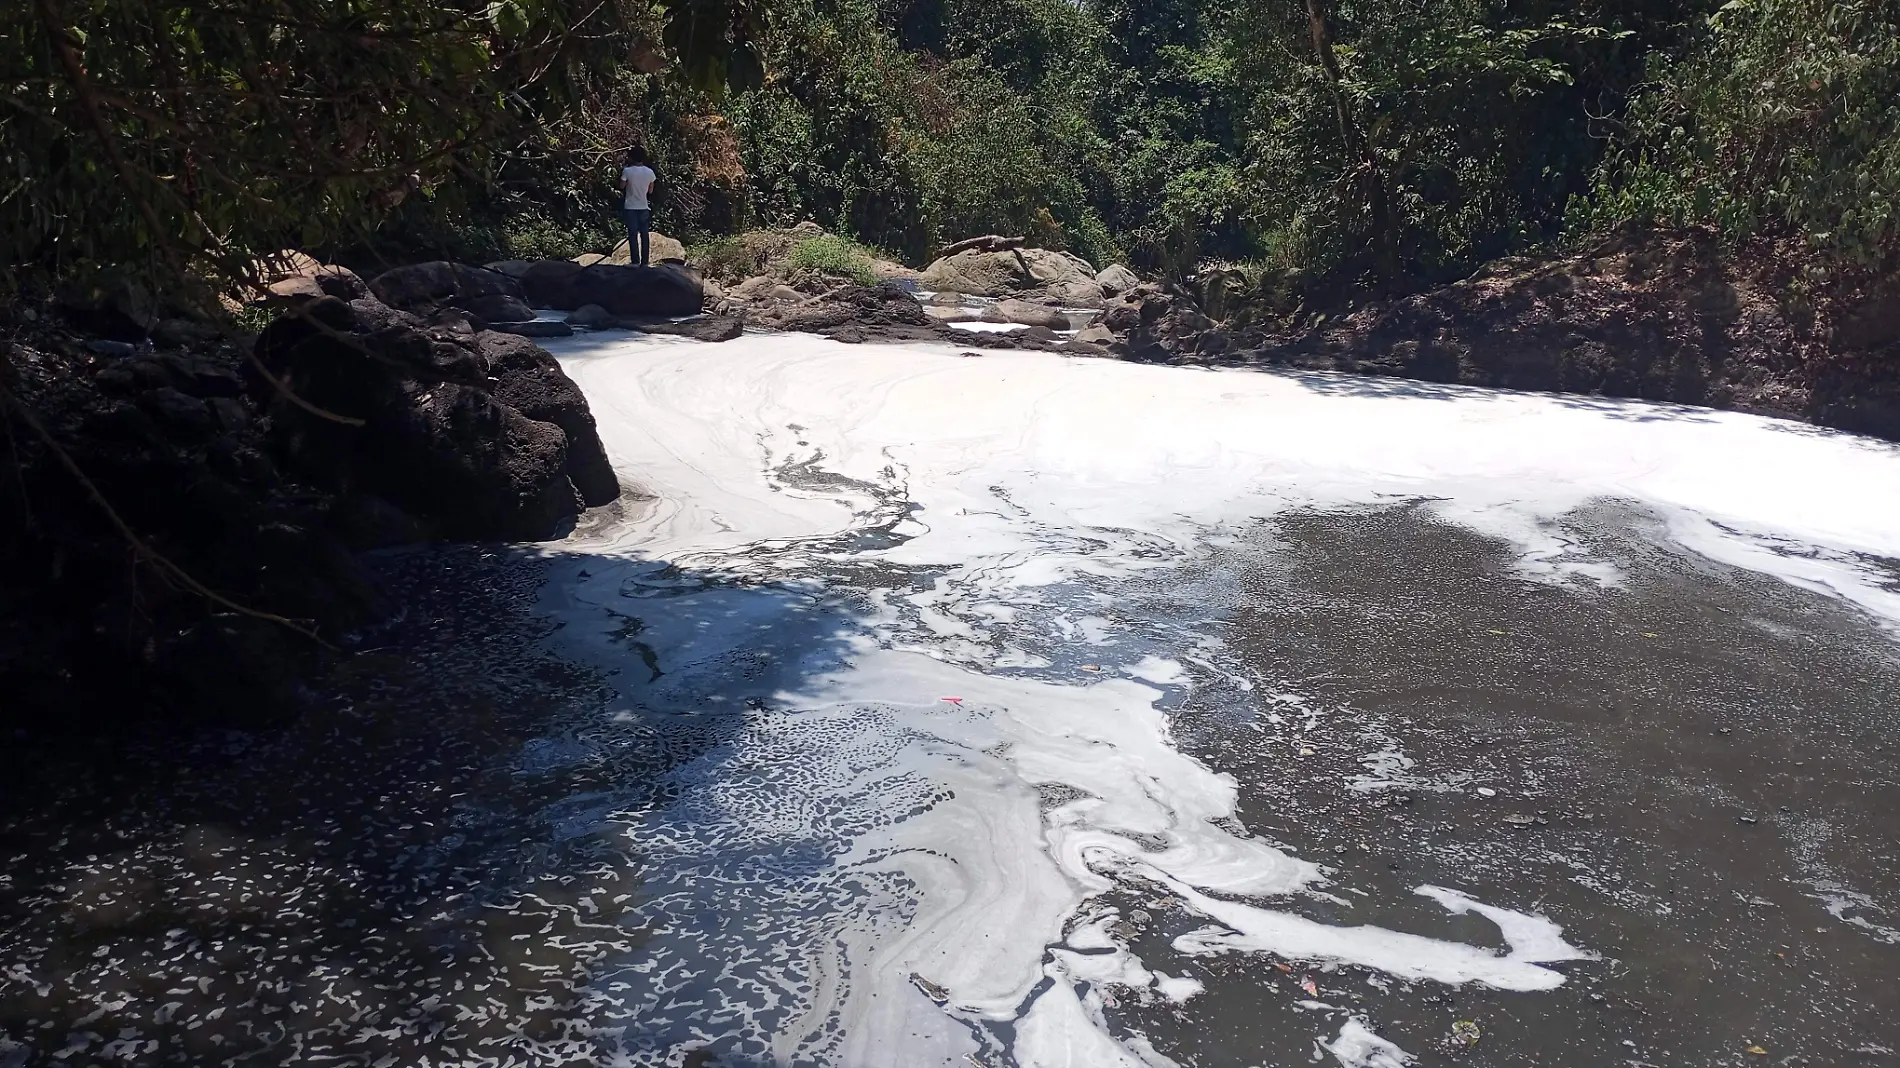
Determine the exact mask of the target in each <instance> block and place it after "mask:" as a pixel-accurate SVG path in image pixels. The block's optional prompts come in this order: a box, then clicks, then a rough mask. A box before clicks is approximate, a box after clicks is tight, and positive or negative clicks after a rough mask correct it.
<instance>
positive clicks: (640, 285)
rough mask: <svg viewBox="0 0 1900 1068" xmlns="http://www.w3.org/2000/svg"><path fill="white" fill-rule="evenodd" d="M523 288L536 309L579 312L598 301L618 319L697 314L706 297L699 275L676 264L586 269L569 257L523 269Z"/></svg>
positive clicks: (598, 265)
mask: <svg viewBox="0 0 1900 1068" xmlns="http://www.w3.org/2000/svg"><path fill="white" fill-rule="evenodd" d="M521 286H522V289H523V290H524V292H525V295H526V297H527V299H528V301H529V303H531V304H533V305H535V306H537V307H542V308H558V309H560V310H562V311H574V310H576V309H579V308H583V307H586V306H587V305H589V304H596V305H599V306H600V307H601V309H602V310H604V311H605V312H606V313H607V314H609V315H612V316H616V317H619V318H627V317H630V316H674V315H697V314H698V313H699V311H700V306H701V305H702V304H703V303H704V301H705V290H704V288H703V287H702V286H701V285H700V281H699V279H698V277H696V276H695V275H694V274H693V273H692V272H691V271H689V270H687V269H685V268H683V267H679V266H673V265H662V266H659V267H623V266H617V265H613V264H596V265H594V266H591V267H582V266H581V265H580V264H577V263H573V262H570V261H567V260H544V261H542V262H540V263H537V264H535V265H533V266H532V267H530V268H528V269H527V270H526V271H525V272H523V274H522V276H521Z"/></svg>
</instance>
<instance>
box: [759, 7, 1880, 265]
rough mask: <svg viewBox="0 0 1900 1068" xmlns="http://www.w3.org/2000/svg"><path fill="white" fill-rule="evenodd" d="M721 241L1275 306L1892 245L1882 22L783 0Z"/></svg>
mask: <svg viewBox="0 0 1900 1068" xmlns="http://www.w3.org/2000/svg"><path fill="white" fill-rule="evenodd" d="M777 10H778V12H779V19H778V21H777V29H776V31H775V33H774V34H773V35H772V38H771V45H770V54H769V58H768V70H769V71H770V74H769V76H768V79H767V81H766V83H765V84H764V85H763V86H761V87H759V88H758V89H756V90H751V91H748V92H744V93H740V94H737V95H736V96H735V97H734V98H733V99H732V100H731V101H730V102H729V105H728V106H727V108H726V114H727V115H728V116H729V117H730V119H731V120H732V123H733V125H734V127H735V128H736V130H737V131H738V136H739V141H740V152H741V155H742V157H743V163H744V170H745V173H746V176H747V177H746V182H745V187H744V194H743V199H744V204H743V210H742V211H741V212H740V214H741V216H742V217H743V218H745V219H746V220H748V221H750V222H753V223H757V224H771V225H788V224H790V223H792V222H795V221H798V220H799V219H803V218H811V219H814V220H815V221H817V222H820V223H822V224H824V225H826V226H829V227H834V228H837V229H840V230H842V231H844V232H847V233H850V234H853V235H855V236H857V237H859V238H861V239H863V240H865V241H867V242H869V243H871V244H874V245H878V246H880V247H884V248H889V249H892V250H895V251H899V252H902V253H905V254H907V255H910V256H912V257H913V258H915V257H921V256H924V255H927V254H928V253H929V252H930V251H931V250H932V249H933V248H934V247H936V246H937V245H938V244H940V243H941V242H943V241H945V240H947V239H954V238H957V237H962V236H966V235H969V234H972V233H979V232H988V231H999V232H1000V231H1007V232H1020V233H1029V234H1031V235H1033V236H1035V237H1037V238H1039V239H1041V240H1042V241H1044V242H1045V243H1062V244H1065V245H1067V246H1068V247H1070V248H1072V249H1074V250H1076V251H1079V252H1081V253H1082V254H1084V255H1086V256H1089V257H1091V258H1093V259H1096V260H1097V261H1102V260H1106V259H1109V258H1122V257H1126V258H1130V259H1132V260H1133V261H1134V262H1136V263H1137V264H1139V265H1142V266H1146V267H1150V268H1159V269H1167V270H1172V271H1177V272H1183V273H1185V272H1189V271H1192V270H1195V269H1197V268H1205V267H1207V266H1208V265H1209V263H1210V261H1212V262H1215V263H1219V262H1221V261H1231V262H1235V263H1238V264H1240V265H1242V266H1243V267H1244V268H1245V272H1246V273H1247V275H1248V277H1249V278H1250V279H1251V280H1252V281H1254V282H1266V283H1269V288H1273V289H1276V290H1277V291H1279V292H1282V293H1284V294H1285V295H1286V297H1287V299H1288V300H1289V301H1291V300H1297V299H1300V298H1301V297H1302V296H1312V295H1315V294H1320V295H1331V296H1350V295H1352V294H1354V293H1366V292H1374V293H1376V292H1384V291H1390V290H1392V289H1394V288H1399V287H1405V286H1416V285H1419V284H1425V283H1429V282H1432V281H1436V280H1439V279H1443V278H1447V277H1453V276H1456V275H1458V274H1461V273H1463V272H1466V271H1468V270H1469V269H1470V268H1471V267H1472V266H1474V265H1475V264H1477V263H1479V262H1482V261H1483V260H1485V259H1488V258H1492V257H1495V256H1499V255H1503V254H1507V253H1512V252H1519V251H1525V250H1530V249H1535V248H1539V247H1548V246H1550V245H1552V244H1554V243H1557V242H1560V241H1562V240H1564V239H1565V238H1566V237H1572V238H1575V237H1580V236H1584V235H1587V234H1588V233H1590V232H1593V231H1597V230H1601V229H1603V228H1606V227H1609V226H1612V225H1615V224H1617V223H1619V222H1622V221H1624V220H1626V219H1645V220H1656V221H1666V222H1675V223H1708V224H1713V225H1717V226H1720V227H1722V228H1724V229H1725V230H1727V231H1728V232H1729V233H1731V234H1739V233H1744V232H1747V231H1749V230H1752V229H1760V228H1769V229H1778V230H1785V229H1790V228H1792V229H1797V230H1801V231H1803V232H1806V233H1808V234H1809V235H1811V236H1812V237H1813V238H1814V240H1815V242H1816V243H1817V245H1818V246H1820V247H1821V248H1822V249H1823V250H1824V251H1826V252H1828V253H1830V254H1836V253H1839V254H1856V255H1862V256H1868V255H1879V254H1882V253H1884V252H1887V251H1891V250H1892V248H1893V246H1894V243H1895V241H1894V239H1895V227H1896V225H1897V223H1896V219H1900V216H1896V214H1895V211H1896V208H1895V200H1894V197H1895V191H1896V185H1895V183H1896V175H1897V174H1900V164H1897V163H1896V160H1897V159H1900V103H1896V101H1900V51H1897V50H1900V43H1897V42H1900V33H1897V32H1896V24H1895V19H1896V17H1897V16H1896V14H1895V12H1896V11H1897V10H1900V9H1896V8H1895V7H1894V5H1892V4H1891V3H1890V2H1886V0H1855V2H1850V3H1828V2H1823V0H1732V2H1729V3H1726V4H1721V3H1719V0H1706V2H1703V3H1694V2H1691V3H1667V2H1661V0H1532V2H1518V3H1508V4H1507V3H1501V2H1498V0H1403V2H1399V3H1364V2H1347V0H1275V2H1273V3H1265V4H1262V3H1247V2H1242V0H1081V2H1080V3H1071V2H1068V0H1002V2H993V0H982V2H978V0H783V2H782V3H781V4H780V5H779V7H778V8H777Z"/></svg>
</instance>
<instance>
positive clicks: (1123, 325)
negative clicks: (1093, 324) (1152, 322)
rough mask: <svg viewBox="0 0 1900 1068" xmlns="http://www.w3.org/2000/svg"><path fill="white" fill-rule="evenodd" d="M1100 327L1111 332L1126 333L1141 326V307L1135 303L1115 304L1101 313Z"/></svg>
mask: <svg viewBox="0 0 1900 1068" xmlns="http://www.w3.org/2000/svg"><path fill="white" fill-rule="evenodd" d="M1100 325H1101V326H1102V327H1104V328H1106V329H1107V330H1109V331H1110V332H1111V333H1116V334H1126V333H1127V332H1129V331H1130V330H1134V329H1136V328H1137V327H1139V326H1141V307H1140V305H1137V304H1116V305H1113V306H1111V307H1110V308H1109V309H1108V310H1107V311H1105V312H1103V313H1102V321H1101V324H1100Z"/></svg>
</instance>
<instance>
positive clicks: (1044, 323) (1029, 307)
mask: <svg viewBox="0 0 1900 1068" xmlns="http://www.w3.org/2000/svg"><path fill="white" fill-rule="evenodd" d="M925 310H926V311H929V309H925ZM983 320H984V321H985V322H991V323H1014V324H1017V325H1019V326H1040V327H1043V328H1045V329H1048V330H1067V329H1069V328H1070V324H1069V317H1068V316H1067V315H1064V314H1063V313H1062V312H1060V311H1057V310H1056V309H1054V308H1051V307H1049V306H1048V305H1046V304H1030V303H1028V302H1026V301H1021V300H1013V299H1012V300H1001V301H997V302H996V303H995V304H992V305H990V306H989V307H988V308H985V309H984V310H983Z"/></svg>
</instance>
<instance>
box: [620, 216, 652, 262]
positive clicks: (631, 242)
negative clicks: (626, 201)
mask: <svg viewBox="0 0 1900 1068" xmlns="http://www.w3.org/2000/svg"><path fill="white" fill-rule="evenodd" d="M620 214H621V215H622V216H624V217H625V218H626V220H627V260H628V262H629V263H637V264H639V265H640V266H642V267H645V266H646V265H647V249H648V247H649V246H650V245H651V243H652V242H651V240H650V239H649V238H648V236H647V235H648V234H650V233H651V232H652V230H653V211H652V209H650V208H622V209H620Z"/></svg>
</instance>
